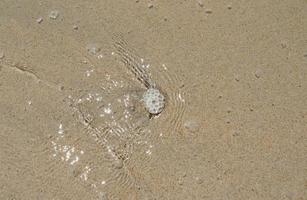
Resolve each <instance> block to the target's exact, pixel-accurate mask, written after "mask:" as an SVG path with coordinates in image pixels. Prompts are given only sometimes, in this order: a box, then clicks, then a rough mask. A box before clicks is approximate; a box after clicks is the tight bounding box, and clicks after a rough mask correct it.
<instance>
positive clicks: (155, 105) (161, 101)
mask: <svg viewBox="0 0 307 200" xmlns="http://www.w3.org/2000/svg"><path fill="white" fill-rule="evenodd" d="M143 101H144V104H145V108H146V110H147V111H148V112H149V113H151V114H154V115H156V114H159V113H160V112H162V110H163V108H164V106H165V97H164V96H163V94H162V93H161V92H160V91H159V90H158V89H156V88H149V89H148V90H146V91H145V92H144V94H143Z"/></svg>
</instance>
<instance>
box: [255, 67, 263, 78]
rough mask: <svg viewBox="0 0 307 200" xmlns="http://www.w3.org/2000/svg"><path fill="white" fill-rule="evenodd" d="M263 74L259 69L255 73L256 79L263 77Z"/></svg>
mask: <svg viewBox="0 0 307 200" xmlns="http://www.w3.org/2000/svg"><path fill="white" fill-rule="evenodd" d="M262 74H263V72H262V70H261V69H257V70H256V71H255V76H256V78H260V77H261V76H262Z"/></svg>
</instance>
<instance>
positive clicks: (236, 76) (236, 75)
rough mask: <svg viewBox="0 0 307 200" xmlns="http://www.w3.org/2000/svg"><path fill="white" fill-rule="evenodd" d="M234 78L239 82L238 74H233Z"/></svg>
mask: <svg viewBox="0 0 307 200" xmlns="http://www.w3.org/2000/svg"><path fill="white" fill-rule="evenodd" d="M235 80H236V81H237V82H239V81H240V77H239V75H238V74H235Z"/></svg>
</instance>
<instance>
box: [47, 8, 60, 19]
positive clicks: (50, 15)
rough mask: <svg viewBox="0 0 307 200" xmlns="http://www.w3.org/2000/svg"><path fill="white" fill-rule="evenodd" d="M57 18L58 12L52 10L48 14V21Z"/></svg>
mask: <svg viewBox="0 0 307 200" xmlns="http://www.w3.org/2000/svg"><path fill="white" fill-rule="evenodd" d="M58 17H59V11H57V10H52V11H50V13H49V18H50V19H57V18H58Z"/></svg>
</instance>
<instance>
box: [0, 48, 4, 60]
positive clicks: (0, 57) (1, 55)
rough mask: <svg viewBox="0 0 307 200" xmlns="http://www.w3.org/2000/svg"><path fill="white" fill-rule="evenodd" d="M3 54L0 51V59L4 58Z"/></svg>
mask: <svg viewBox="0 0 307 200" xmlns="http://www.w3.org/2000/svg"><path fill="white" fill-rule="evenodd" d="M4 56H5V55H4V52H3V51H1V50H0V59H2V58H4Z"/></svg>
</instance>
